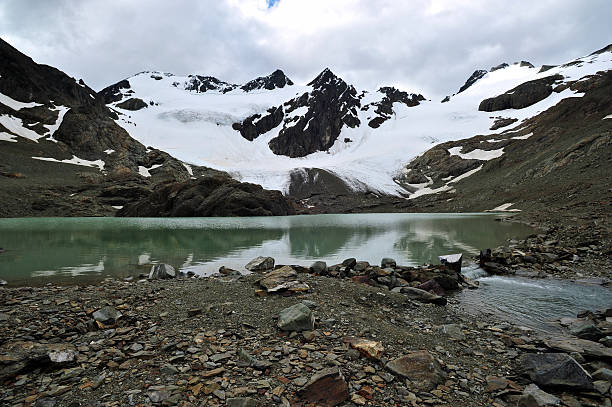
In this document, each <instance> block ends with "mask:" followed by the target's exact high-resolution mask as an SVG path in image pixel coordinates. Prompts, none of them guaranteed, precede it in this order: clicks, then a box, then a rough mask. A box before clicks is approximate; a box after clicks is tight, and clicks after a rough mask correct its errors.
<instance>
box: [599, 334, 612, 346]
mask: <svg viewBox="0 0 612 407" xmlns="http://www.w3.org/2000/svg"><path fill="white" fill-rule="evenodd" d="M599 343H601V344H602V345H604V346H605V347H607V348H612V336H605V337H603V338H601V339H600V340H599Z"/></svg>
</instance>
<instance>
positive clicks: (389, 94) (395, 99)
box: [362, 87, 425, 129]
mask: <svg viewBox="0 0 612 407" xmlns="http://www.w3.org/2000/svg"><path fill="white" fill-rule="evenodd" d="M378 91H379V92H380V93H382V94H384V95H385V96H384V97H383V98H382V100H381V101H380V102H374V103H371V104H370V105H366V106H364V107H363V108H362V110H368V109H369V108H370V106H374V107H376V109H375V110H374V113H376V114H377V115H378V116H377V117H375V118H373V119H372V120H370V122H369V123H368V126H370V127H372V128H374V129H376V128H378V127H380V125H381V124H383V123H384V122H385V121H387V120H389V119H390V118H391V117H392V116H393V103H403V104H404V105H406V106H408V107H414V106H417V105H419V103H420V102H421V101H423V100H425V97H423V95H419V94H416V93H408V92H403V91H401V90H398V89H396V88H394V87H382V88H380V89H378Z"/></svg>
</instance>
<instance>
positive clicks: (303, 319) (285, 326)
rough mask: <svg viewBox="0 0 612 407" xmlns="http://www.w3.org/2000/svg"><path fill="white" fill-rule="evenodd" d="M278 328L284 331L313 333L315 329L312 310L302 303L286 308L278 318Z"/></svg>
mask: <svg viewBox="0 0 612 407" xmlns="http://www.w3.org/2000/svg"><path fill="white" fill-rule="evenodd" d="M278 327H279V328H280V329H282V330H283V331H312V330H313V329H314V315H313V314H312V310H311V309H310V308H308V307H307V306H306V305H304V304H302V303H299V304H295V305H293V306H291V307H289V308H285V309H284V310H282V311H281V312H280V314H279V316H278Z"/></svg>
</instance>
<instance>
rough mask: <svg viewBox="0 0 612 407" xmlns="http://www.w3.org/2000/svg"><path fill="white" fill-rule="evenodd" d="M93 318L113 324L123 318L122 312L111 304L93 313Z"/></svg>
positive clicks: (106, 323)
mask: <svg viewBox="0 0 612 407" xmlns="http://www.w3.org/2000/svg"><path fill="white" fill-rule="evenodd" d="M92 316H93V319H95V320H96V321H98V322H102V323H103V324H105V325H111V324H114V323H115V322H117V320H118V319H119V318H121V312H119V311H117V310H116V309H115V308H113V307H111V306H108V305H107V306H106V307H102V308H100V309H99V310H97V311H96V312H94V313H93V315H92Z"/></svg>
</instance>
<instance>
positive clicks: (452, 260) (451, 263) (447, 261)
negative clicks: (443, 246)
mask: <svg viewBox="0 0 612 407" xmlns="http://www.w3.org/2000/svg"><path fill="white" fill-rule="evenodd" d="M438 258H439V259H440V263H441V264H444V265H446V266H448V267H449V268H450V269H451V270H455V271H456V272H457V273H461V262H462V261H463V253H458V254H446V255H444V256H438Z"/></svg>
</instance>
